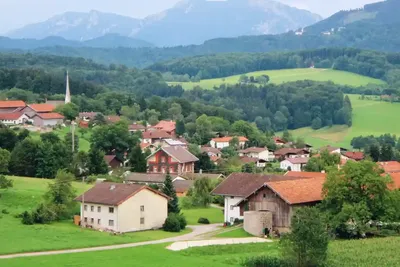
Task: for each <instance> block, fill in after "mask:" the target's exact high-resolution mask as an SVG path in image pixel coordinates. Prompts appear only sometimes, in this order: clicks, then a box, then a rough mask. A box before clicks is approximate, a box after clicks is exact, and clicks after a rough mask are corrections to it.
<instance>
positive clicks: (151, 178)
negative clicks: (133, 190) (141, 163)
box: [125, 172, 175, 184]
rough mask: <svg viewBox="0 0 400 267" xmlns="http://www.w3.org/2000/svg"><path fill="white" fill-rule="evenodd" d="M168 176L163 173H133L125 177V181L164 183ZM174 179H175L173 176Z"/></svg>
mask: <svg viewBox="0 0 400 267" xmlns="http://www.w3.org/2000/svg"><path fill="white" fill-rule="evenodd" d="M165 176H166V174H162V173H138V172H131V173H129V174H128V175H127V176H126V177H125V181H129V182H137V183H150V184H151V183H154V184H157V183H164V181H165ZM171 177H172V179H174V178H175V177H174V176H173V175H172V174H171Z"/></svg>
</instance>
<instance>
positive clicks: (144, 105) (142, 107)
mask: <svg viewBox="0 0 400 267" xmlns="http://www.w3.org/2000/svg"><path fill="white" fill-rule="evenodd" d="M139 106H140V111H142V112H143V111H145V110H146V109H147V102H146V99H144V97H141V98H140V99H139Z"/></svg>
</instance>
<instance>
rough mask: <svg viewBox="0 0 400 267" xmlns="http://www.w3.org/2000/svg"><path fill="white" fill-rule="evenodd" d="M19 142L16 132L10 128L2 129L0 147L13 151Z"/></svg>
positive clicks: (0, 131)
mask: <svg viewBox="0 0 400 267" xmlns="http://www.w3.org/2000/svg"><path fill="white" fill-rule="evenodd" d="M17 142H18V136H17V134H16V133H15V131H13V130H11V129H10V128H8V127H1V128H0V147H1V148H3V149H7V150H8V151H12V150H13V149H14V147H15V145H16V144H17Z"/></svg>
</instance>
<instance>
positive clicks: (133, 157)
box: [129, 145, 147, 173]
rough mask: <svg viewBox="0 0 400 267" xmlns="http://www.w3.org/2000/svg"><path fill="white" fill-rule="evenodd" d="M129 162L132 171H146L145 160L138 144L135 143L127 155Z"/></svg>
mask: <svg viewBox="0 0 400 267" xmlns="http://www.w3.org/2000/svg"><path fill="white" fill-rule="evenodd" d="M129 163H130V165H131V171H132V172H140V173H145V172H147V161H146V158H145V155H144V154H143V153H142V149H141V148H140V146H139V145H136V146H135V147H134V148H133V149H132V151H131V153H130V156H129Z"/></svg>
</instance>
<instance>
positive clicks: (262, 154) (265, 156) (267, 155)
mask: <svg viewBox="0 0 400 267" xmlns="http://www.w3.org/2000/svg"><path fill="white" fill-rule="evenodd" d="M239 156H240V157H249V158H256V159H262V160H265V161H273V160H274V159H275V156H274V153H273V152H272V151H269V150H268V148H266V147H249V148H246V149H244V150H240V151H239Z"/></svg>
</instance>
